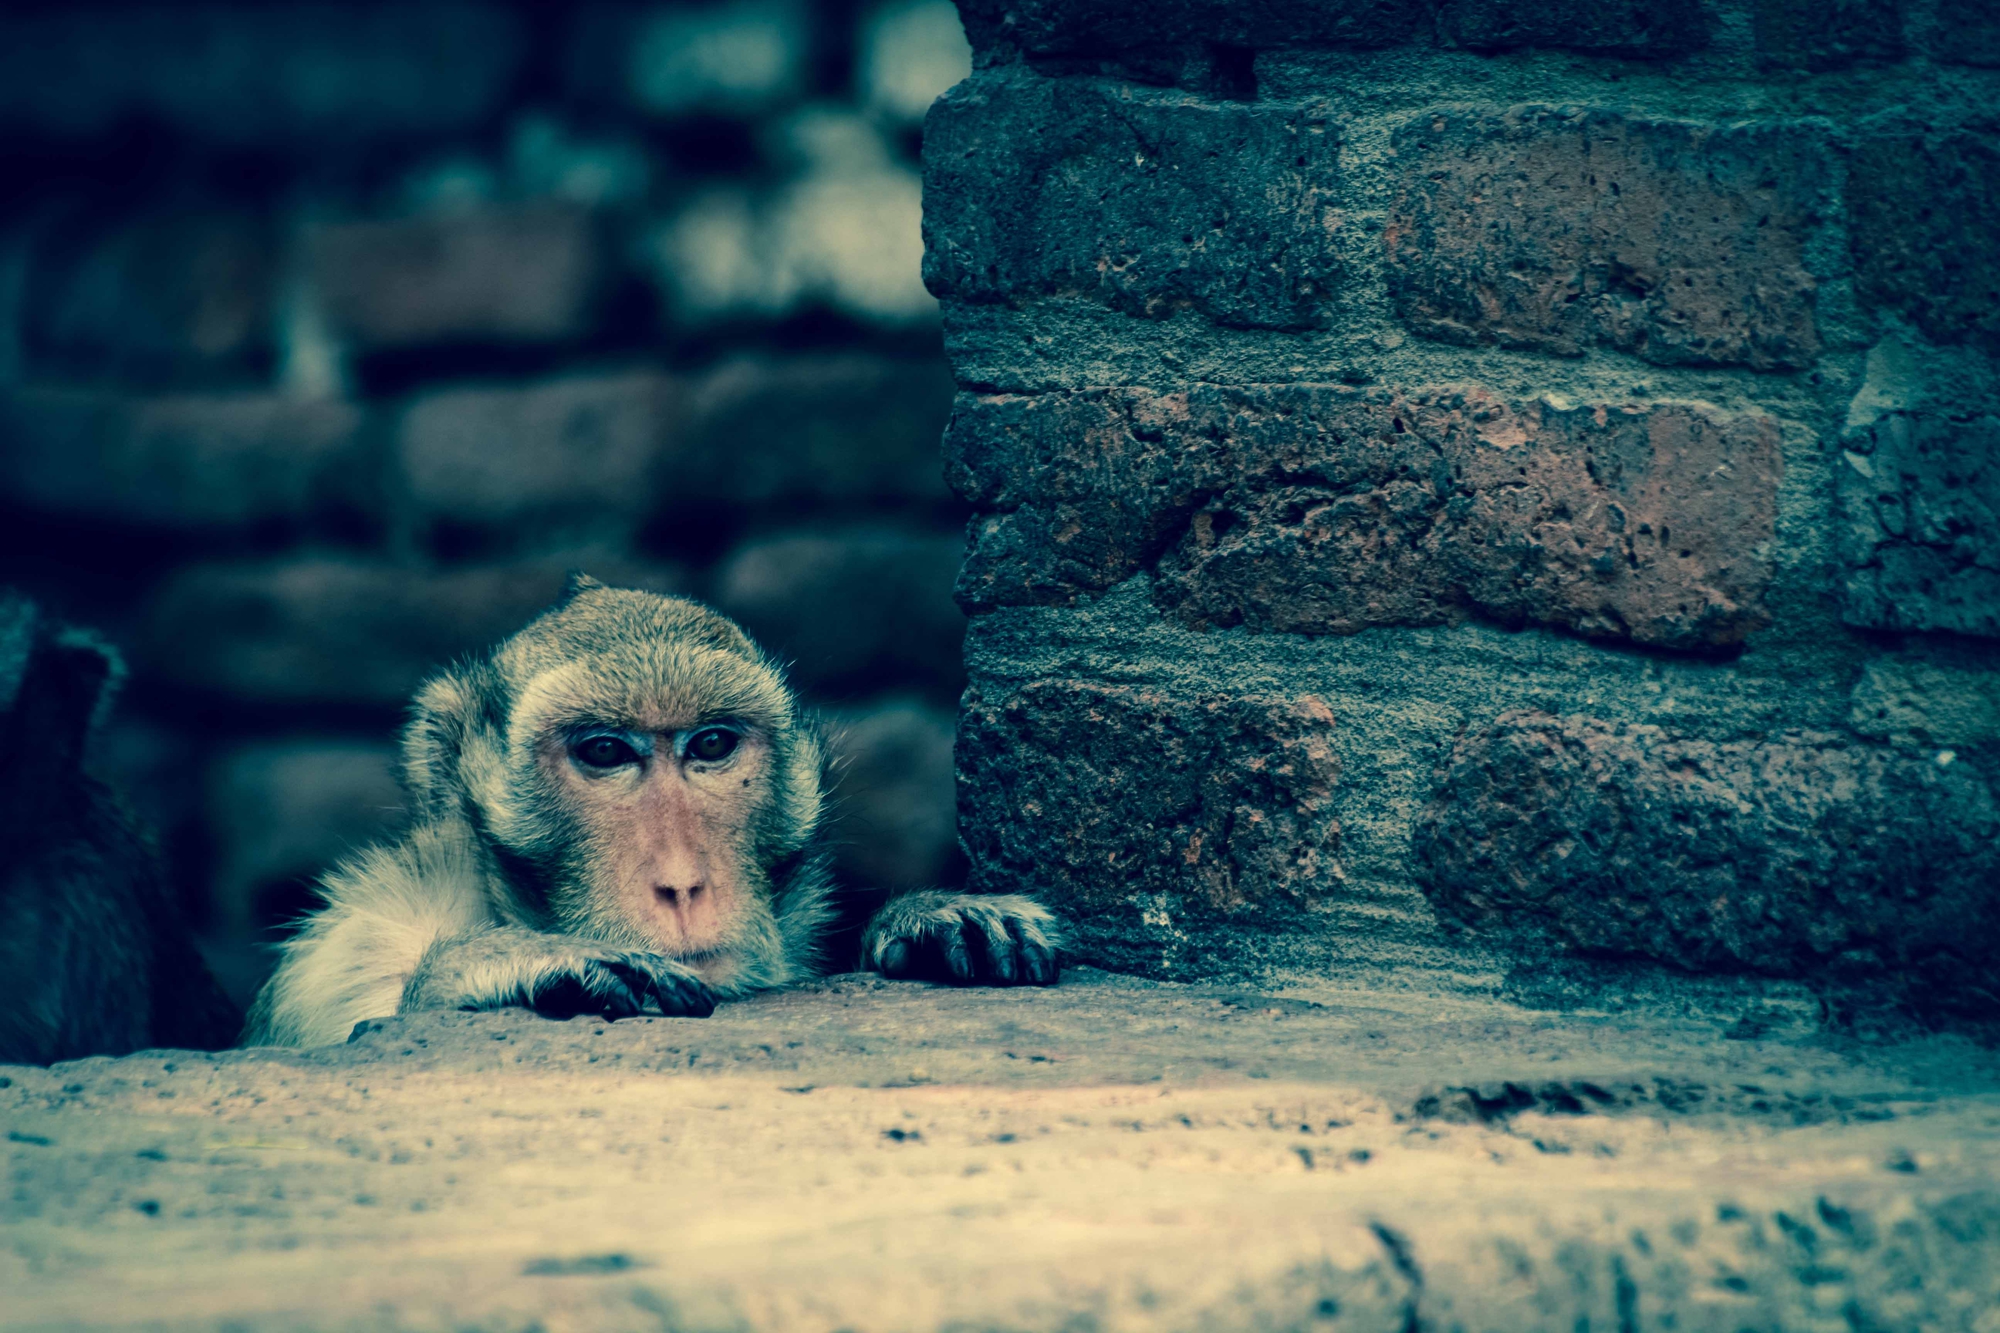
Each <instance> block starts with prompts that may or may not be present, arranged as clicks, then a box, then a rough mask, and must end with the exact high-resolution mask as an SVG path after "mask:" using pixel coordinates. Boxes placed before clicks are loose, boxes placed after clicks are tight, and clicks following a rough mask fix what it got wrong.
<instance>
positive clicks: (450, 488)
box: [396, 371, 685, 541]
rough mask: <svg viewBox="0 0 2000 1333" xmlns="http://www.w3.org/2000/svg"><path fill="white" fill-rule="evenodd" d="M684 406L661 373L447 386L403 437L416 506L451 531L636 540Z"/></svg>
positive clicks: (405, 420) (404, 425)
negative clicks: (568, 534) (510, 384)
mask: <svg viewBox="0 0 2000 1333" xmlns="http://www.w3.org/2000/svg"><path fill="white" fill-rule="evenodd" d="M684 401H685V391H684V389H683V388H682V386H681V385H680V383H679V382H678V381H676V380H674V379H671V378H669V377H667V376H664V375H660V374H658V373H655V372H652V371H627V372H622V373H616V374H600V375H576V376H570V377H566V378H563V379H556V380H548V381H544V382H542V383H540V384H530V385H527V386H525V387H522V388H486V387H480V388H464V389H444V390H439V391H436V392H433V393H430V394H427V395H424V396H422V397H420V398H417V399H416V400H414V401H413V402H412V403H411V404H410V406H409V407H408V409H407V410H406V411H405V412H404V414H403V417H402V421H401V423H400V425H399V427H398V429H397V434H396V458H397V462H398V466H399V469H400V473H401V478H402V484H403V487H404V490H405V493H406V494H407V496H408V499H409V503H410V504H411V505H412V506H414V508H415V511H416V513H417V514H418V515H419V516H420V517H421V518H422V519H424V520H426V521H428V522H429V523H431V524H434V525H442V526H444V527H446V528H449V529H454V530H458V529H463V530H475V531H477V530H486V531H503V530H504V531H508V532H518V531H527V532H530V533H534V534H538V535H539V534H543V533H547V532H549V531H551V530H567V529H572V528H573V529H575V530H576V531H577V532H578V533H579V534H580V535H582V536H585V537H587V538H589V539H592V540H599V541H603V540H613V539H616V538H617V537H618V536H619V535H621V534H623V535H629V534H630V533H631V532H632V531H634V530H636V529H637V528H638V527H639V525H640V524H642V523H643V522H644V520H645V518H646V516H647V514H648V513H649V512H650V510H651V507H652V505H653V503H654V502H655V499H656V496H657V492H658V489H659V485H660V480H661V473H662V466H663V462H664V461H665V459H666V458H667V456H668V454H669V453H670V451H671V450H672V449H673V448H674V441H673V439H672V432H673V430H674V428H675V422H676V421H677V419H678V417H679V415H680V413H681V411H682V409H683V404H684Z"/></svg>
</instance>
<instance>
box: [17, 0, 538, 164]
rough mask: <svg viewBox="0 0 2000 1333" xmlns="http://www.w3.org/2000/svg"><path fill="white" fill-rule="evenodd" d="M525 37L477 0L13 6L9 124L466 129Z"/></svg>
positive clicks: (245, 131) (286, 133)
mask: <svg viewBox="0 0 2000 1333" xmlns="http://www.w3.org/2000/svg"><path fill="white" fill-rule="evenodd" d="M525 37H526V32H525V25H524V24H523V23H522V22H521V20H520V16H519V13H518V11H516V10H514V9H513V8H512V7H511V6H508V5H504V4H482V3H477V2H476V0H427V3H424V4H420V5H374V4H369V5H353V4H334V3H323V2H315V0H305V2H304V3H298V2H296V0H293V2H289V3H274V4H259V5H243V4H236V3H230V2H229V0H222V2H220V3H215V2H213V0H211V2H210V3H194V4H174V5H135V4H128V3H120V2H119V0H108V2H107V0H95V2H93V3H81V4H63V5H10V6H8V7H7V8H6V10H5V11H0V124H5V125H7V126H8V127H9V129H10V130H12V131H13V132H14V133H15V134H18V133H19V132H21V131H31V132H36V133H41V134H47V135H53V136H58V137H63V138H70V137H81V136H88V135H95V134H102V133H105V132H107V131H110V130H113V129H115V128H116V127H117V126H118V125H119V124H120V123H121V122H129V121H132V120H149V121H155V122H162V123H164V124H166V125H168V126H171V127H172V128H174V129H176V130H180V131H182V132H184V133H188V134H192V135H194V136H196V137H198V138H200V139H204V140H208V141H211V142H220V143H224V144H229V145H235V146H260V145H273V146H283V147H291V146H294V145H298V144H301V143H303V144H305V145H306V146H309V147H311V148H313V149H315V150H316V151H322V152H323V151H326V150H329V149H336V150H337V149H342V148H348V147H351V146H353V145H355V144H357V143H364V142H367V141H369V140H379V139H381V138H384V137H388V136H392V135H403V136H408V135H434V134H441V133H451V132H454V131H456V132H466V131H471V130H476V129H478V128H480V126H481V125H482V124H483V123H484V122H485V121H486V119H487V118H488V117H489V116H491V115H492V114H493V113H494V112H495V111H497V110H499V109H500V107H501V106H502V105H503V103H504V101H505V99H506V97H507V95H508V93H509V92H510V91H511V85H512V83H513V80H514V78H515V76H516V74H517V72H518V71H519V69H520V68H521V65H522V63H523V61H524V58H525V57H526V56H527V54H528V51H527V44H526V42H525V40H524V38H525Z"/></svg>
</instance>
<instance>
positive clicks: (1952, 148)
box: [1847, 125, 2000, 342]
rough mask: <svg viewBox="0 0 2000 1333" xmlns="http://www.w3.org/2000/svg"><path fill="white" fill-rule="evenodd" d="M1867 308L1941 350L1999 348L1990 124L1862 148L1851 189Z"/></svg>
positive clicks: (1994, 154)
mask: <svg viewBox="0 0 2000 1333" xmlns="http://www.w3.org/2000/svg"><path fill="white" fill-rule="evenodd" d="M1847 213H1848V234H1849V236H1850V237H1851V238H1852V241H1853V247H1854V265H1855V277H1856V286H1857V288H1858V289H1859V290H1860V292H1861V295H1862V297H1863V298H1864V299H1866V300H1868V301H1870V302H1872V303H1874V304H1876V305H1879V306H1882V307H1885V308H1887V309H1890V310H1894V311H1896V312H1898V313H1900V314H1902V315H1904V316H1906V317H1907V318H1909V319H1911V320H1912V321H1914V322H1915V323H1916V325H1917V327H1918V328H1920V329H1922V330H1923V332H1924V334H1925V336H1926V337H1928V338H1930V339H1931V340H1933V341H1935V342H1959V341H1963V340H1964V339H1966V338H1967V337H1975V338H1980V339H1983V340H1986V341H1988V342H1995V341H2000V146H1996V144H1995V141H1994V130H1993V127H1992V126H1991V125H1987V126H1974V127H1971V128H1965V129H1959V130H1953V131H1949V132H1943V133H1933V134H1916V133H1911V134H1887V135H1880V136H1877V137H1872V138H1868V139H1865V140H1863V141H1862V142H1861V143H1860V144H1858V145H1857V146H1856V147H1855V149H1854V153H1853V157H1852V159H1851V161H1850V164H1849V168H1848V184H1847Z"/></svg>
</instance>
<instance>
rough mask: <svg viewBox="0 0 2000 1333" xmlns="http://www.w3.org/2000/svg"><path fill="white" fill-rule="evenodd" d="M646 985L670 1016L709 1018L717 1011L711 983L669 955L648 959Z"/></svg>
mask: <svg viewBox="0 0 2000 1333" xmlns="http://www.w3.org/2000/svg"><path fill="white" fill-rule="evenodd" d="M646 988H647V990H648V991H649V992H650V993H651V994H652V996H653V999H654V1001H655V1002H656V1003H657V1004H658V1005H659V1006H660V1012H661V1013H662V1014H664V1015H666V1016H667V1017H668V1018H707V1017H708V1016H709V1015H710V1014H712V1013H714V1012H715V992H714V991H712V990H710V989H709V988H708V984H707V983H706V982H704V981H703V980H702V979H701V978H700V977H698V976H696V975H695V974H694V973H692V972H690V971H688V969H686V968H685V967H681V966H680V965H678V964H676V963H673V962H670V961H669V960H667V959H664V958H661V959H654V960H649V966H647V968H646Z"/></svg>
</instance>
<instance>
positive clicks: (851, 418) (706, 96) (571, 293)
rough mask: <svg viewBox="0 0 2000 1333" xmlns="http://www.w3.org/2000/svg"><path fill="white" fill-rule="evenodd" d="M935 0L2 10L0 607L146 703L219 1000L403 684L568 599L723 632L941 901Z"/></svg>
mask: <svg viewBox="0 0 2000 1333" xmlns="http://www.w3.org/2000/svg"><path fill="white" fill-rule="evenodd" d="M968 60H969V53H968V50H967V48H966V44H965V39H964V36H963V32H962V29H961V28H960V26H959V22H958V19H957V16H956V14H955V13H954V12H953V10H952V9H951V7H950V5H949V4H948V3H946V2H945V0H880V2H879V3H861V2H860V0H840V2H838V3H836V2H833V0H827V2H825V3H808V2H807V0H718V2H716V3H705V4H693V3H690V4H667V3H634V4H617V3H601V2H600V3H583V4H575V5H557V4H540V3H513V4H510V3H506V2H505V0H406V2H405V3H326V2H314V0H306V2H302V3H290V2H283V0H281V2H279V3H268V4H251V3H240V4H239V3H224V2H219V0H200V2H197V3H154V4H125V5H119V4H106V3H88V2H87V3H79V4H43V5H36V4H29V5H25V6H22V5H15V6H10V7H9V8H8V9H7V11H6V13H5V15H4V16H0V170H4V172H5V179H6V180H7V181H8V186H9V188H8V189H7V191H6V192H5V194H6V202H5V203H4V205H0V552H4V560H5V569H4V573H0V580H3V581H5V582H8V583H15V584H19V585H21V586H24V587H25V588H27V589H28V590H29V591H31V592H33V593H35V594H36V595H38V596H40V597H42V598H44V599H46V600H47V601H48V602H49V603H51V604H52V606H53V607H54V608H55V609H56V610H58V612H59V613H60V614H62V615H64V616H66V617H67V618H69V619H71V620H74V621H78V622H81V623H87V624H92V625H96V626H100V627H102V628H103V629H104V630H105V631H107V632H108V633H109V634H110V635H111V636H112V637H113V638H114V639H115V640H116V641H117V642H118V643H120V644H121V645H122V646H123V647H124V649H125V650H126V652H127V654H128V656H129V657H130V659H131V662H132V665H133V675H132V679H131V683H130V686H129V688H128V690H127V692H126V697H125V700H124V701H123V704H122V705H121V708H120V710H119V713H118V715H117V721H116V725H115V726H114V728H113V729H112V730H111V731H110V733H109V734H108V735H107V738H106V743H105V746H104V750H103V753H101V754H100V755H98V756H97V758H96V763H97V767H98V768H99V770H100V771H102V772H104V773H105V774H106V775H107V776H109V777H111V778H112V779H113V780H114V781H116V782H118V783H119V784H120V785H121V786H123V787H124V788H125V790H126V791H127V792H128V794H129V795H130V797H131V798H132V800H133V802H134V804H135V805H137V806H138V807H139V809H140V810H141V812H142V813H143V814H144V815H145V816H147V817H148V818H149V819H150V821H151V822H152V823H153V824H154V826H155V827H156V828H157V829H158V830H159V831H160V833H161V837H162V840H163V842H164V844H165V847H166V850H167V851H168V853H169V855H170V857H171V859H172V862H173V864H174V866H175V869H176V873H177V875H178V876H179V880H180V882H181V884H182V886H183V890H184V893H185V896H186V897H187V900H188V902H189V906H190V908H191V909H192V910H193V911H194V913H195V916H196V919H197V921H198V922H199V923H200V925H201V927H202V929H203V930H204V932H205V935H206V937H207V940H208V943H209V944H210V946H211V948H212V951H213V953H214V956H215V958H216V960H217V963H218V966H219V968H220V970H222V971H223V972H224V973H225V981H226V982H227V983H228V984H229V985H230V986H231V988H232V989H233V990H235V991H236V992H237V993H238V994H239V996H240V995H245V994H247V993H248V992H249V991H250V990H251V989H252V988H253V987H254V986H255V984H256V983H257V981H258V979H259V978H260V976H261V972H262V969H263V967H264V966H265V960H264V955H263V953H262V951H261V948H260V947H259V946H260V944H261V943H262V942H265V941H268V940H269V939H271V938H273V934H274V931H275V929H276V928H277V927H279V926H280V925H281V923H282V922H283V921H284V920H286V919H287V918H288V917H289V916H291V915H292V914H294V913H296V912H297V911H299V910H300V909H301V908H302V907H304V906H306V905H307V904H308V903H309V902H310V898H309V896H308V886H309V884H310V881H311V878H312V876H313V875H314V874H315V873H316V872H317V871H318V870H320V869H321V868H323V867H324V866H325V865H326V864H327V863H328V862H329V861H331V860H333V859H335V858H336V857H338V856H340V855H341V854H343V853H344V852H346V851H348V850H350V849H352V848H353V847H355V846H356V845H358V844H361V843H364V842H366V841H367V840H369V839H370V838H372V837H375V836H377V835H378V834H380V833H382V832H384V831H385V830H387V829H389V828H391V827H393V826H394V824H395V822H396V820H397V819H398V818H399V814H400V809H399V796H398V792H397V788H396V784H395V780H394V776H393V770H392V762H391V761H392V750H391V738H392V736H393V733H394V729H395V726H396V724H397V722H398V720H399V716H400V710H401V707H402V704H403V702H404V700H405V699H406V698H407V696H408V695H409V693H410V691H411V690H412V688H413V687H414V686H415V685H416V684H417V683H418V681H419V680H420V679H421V678H422V677H423V676H424V675H425V673H427V672H428V671H430V670H431V669H433V668H434V667H436V666H437V665H439V664H441V663H443V662H445V661H447V660H448V659H450V658H452V657H453V656H454V655H456V654H459V653H463V652H467V651H470V650H473V649H477V648H479V647H481V646H483V645H485V644H487V643H489V642H491V641H493V640H494V639H496V638H499V637H501V636H503V635H505V634H506V633H508V632H510V631H511V630H512V629H514V628H515V627H517V626H518V625H520V624H521V623H523V622H524V621H525V620H526V619H527V618H528V617H530V616H531V615H533V614H534V613H535V612H536V611H537V610H539V609H540V608H541V607H543V606H544V605H546V604H547V603H548V602H549V601H550V600H551V599H552V597H553V596H554V595H555V593H556V592H557V590H558V588H559V586H560V584H561V581H562V579H563V577H564V574H565V572H566V571H568V570H570V569H573V568H578V569H583V570H586V571H588V572H590V573H592V574H594V575H595V576H597V577H599V578H601V579H605V580H607V581H614V582H619V583H626V584H634V585H640V586H646V587H651V588H657V589H661V590H671V591H676V592H684V593H689V594H693V595H695V596H699V597H703V598H706V599H709V600H711V601H713V602H714V603H715V604H717V605H718V606H720V607H721V608H723V609H724V610H725V611H727V612H729V613H730V614H732V615H735V616H737V617H739V618H740V619H741V620H742V621H743V622H744V623H745V624H746V625H747V626H748V627H749V628H750V629H751V630H752V632H753V633H756V634H757V635H759V636H760V637H762V638H763V640H764V641H765V642H766V643H767V644H768V645H769V646H771V647H772V648H773V649H775V650H776V651H777V652H779V653H780V654H782V655H783V656H785V657H787V658H788V659H790V660H791V661H792V662H793V663H794V678H795V680H796V682H797V683H798V684H799V685H800V686H801V688H802V689H803V690H804V692H805V693H806V694H807V695H808V696H809V697H810V698H811V699H812V700H813V701H815V702H816V703H819V704H822V705H824V706H825V707H826V708H827V709H828V711H829V713H830V715H831V717H832V719H833V721H834V722H835V723H836V726H837V730H838V733H839V736H840V740H841V748H842V750H843V753H844V754H845V755H846V768H845V772H844V777H843V790H842V807H841V808H842V812H843V814H842V823H841V825H840V828H839V830H838V833H839V837H840V841H841V845H842V849H843V850H842V860H841V869H842V873H843V874H844V875H845V876H846V877H847V878H848V879H849V880H850V881H851V882H853V883H855V884H857V885H866V886H876V887H898V886H902V885H907V884H919V883H936V882H951V881H952V880H954V879H955V878H957V877H958V876H959V874H960V873H961V872H960V867H959V865H958V862H957V851H956V845H955V840H954V835H953V824H952V819H953V811H952V789H951V757H950V756H951V736H952V718H951V713H950V711H949V710H950V707H951V705H952V702H953V700H954V699H955V698H956V696H957V693H958V690H959V687H960V684H961V670H960V666H959V643H960V638H961V635H962V632H963V619H962V617H961V615H960V613H959V611H958V610H957V608H956V607H955V606H954V605H953V603H952V600H951V596H950V589H951V583H952V578H953V574H954V571H955V569H956V566H957V562H958V556H959V552H960V549H961V536H960V532H961V527H962V523H963V520H964V507H963V505H962V504H961V502H959V501H958V500H957V499H955V498H954V497H953V496H952V495H951V493H950V492H949V491H948V490H947V489H946V488H945V486H944V484H943V482H942V480H941V477H940V466H939V462H938V452H937V446H938V439H939V437H940V434H941V432H942V430H943V427H944V424H945V421H946V418H947V415H948V413H949V410H950V403H951V393H952V386H951V382H950V377H949V374H948V371H947V370H946V367H945V364H944V361H943V359H942V356H941V353H940V348H939V341H938V329H937V316H936V305H935V302H934V301H933V300H932V298H931V297H930V296H929V295H928V294H927V293H926V291H925V290H924V288H923V285H922V281H921V277H920V272H919V266H920V257H921V245H922V242H921V237H920V233H919V207H920V206H919V180H918V174H917V169H916V163H917V156H916V155H917V150H918V144H919V139H920V135H921V121H922V117H923V114H924V111H925V109H926V108H927V107H928V105H929V104H930V102H931V100H932V99H933V98H934V97H935V96H936V95H937V94H938V93H939V92H941V91H942V90H943V89H944V88H946V87H947V86H949V85H950V84H951V83H953V82H955V81H956V80H957V79H959V78H961V77H963V75H964V74H965V73H966V70H967V68H968Z"/></svg>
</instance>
